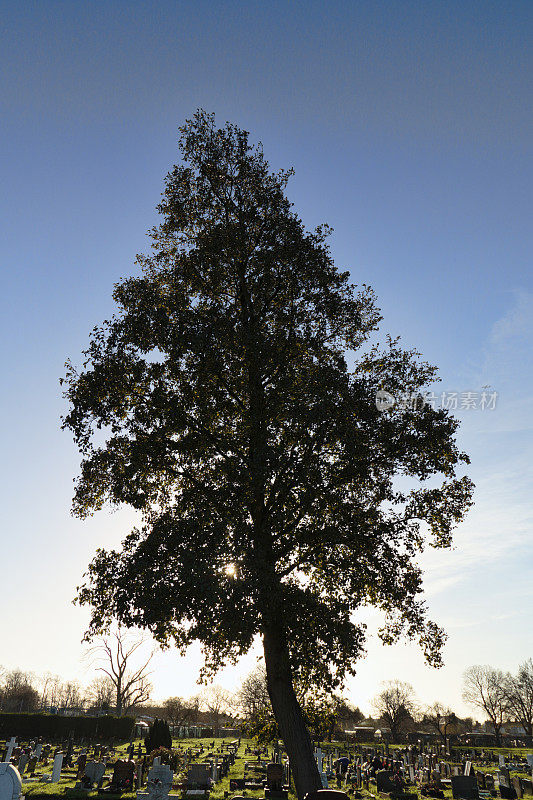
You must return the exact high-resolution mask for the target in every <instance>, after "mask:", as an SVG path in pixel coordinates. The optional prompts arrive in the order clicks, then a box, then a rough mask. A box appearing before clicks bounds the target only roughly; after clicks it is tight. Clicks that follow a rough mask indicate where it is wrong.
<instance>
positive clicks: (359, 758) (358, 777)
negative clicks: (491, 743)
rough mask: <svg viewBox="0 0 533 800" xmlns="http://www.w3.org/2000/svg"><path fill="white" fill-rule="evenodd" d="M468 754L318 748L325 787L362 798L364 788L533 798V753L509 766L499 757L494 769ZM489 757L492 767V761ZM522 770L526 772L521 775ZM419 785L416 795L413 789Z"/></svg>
mask: <svg viewBox="0 0 533 800" xmlns="http://www.w3.org/2000/svg"><path fill="white" fill-rule="evenodd" d="M477 756H478V754H477V753H472V754H471V756H470V758H468V757H467V756H466V755H463V756H462V757H461V760H460V761H456V762H453V761H444V760H442V757H441V756H440V755H439V754H438V753H437V752H436V751H435V752H431V751H419V750H418V749H417V748H416V747H408V748H406V749H403V750H402V749H398V750H394V751H392V750H391V751H389V749H388V748H387V750H385V749H384V748H372V749H365V748H359V749H356V750H355V752H353V753H351V752H342V751H341V752H340V751H339V750H333V751H330V752H329V753H328V754H327V755H324V754H323V753H322V750H321V749H320V748H317V749H316V751H315V757H316V760H317V765H318V769H319V772H320V776H321V780H322V785H323V787H324V788H330V789H331V788H334V787H336V789H337V790H339V789H340V790H342V791H344V792H345V793H350V794H353V795H354V796H355V797H362V796H363V795H362V794H361V792H362V791H363V790H365V792H367V793H369V794H372V792H373V790H374V785H375V791H376V792H377V794H379V795H389V796H390V797H392V798H404V800H411V798H412V799H413V800H415V798H416V800H417V799H418V792H419V793H420V794H421V795H423V796H426V797H435V798H444V797H445V792H446V790H451V792H452V796H453V798H455V800H489V799H490V798H492V797H498V796H499V797H501V798H502V799H503V800H516V799H517V798H518V800H521V799H522V798H524V797H528V796H533V783H532V770H533V754H529V755H527V756H525V757H524V758H521V759H517V760H516V761H514V762H512V763H509V764H506V763H505V757H504V756H502V755H499V756H497V761H498V770H497V772H496V773H493V772H489V771H484V770H483V769H481V768H479V764H478V762H477V761H476V766H477V769H474V763H473V761H474V758H476V759H477ZM486 761H488V762H489V764H490V765H491V766H490V767H489V768H492V764H493V759H492V758H487V759H486ZM511 772H514V773H515V774H514V775H512V774H511ZM517 773H522V774H517ZM415 789H416V793H415V791H414V790H415Z"/></svg>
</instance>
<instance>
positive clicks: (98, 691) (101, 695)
mask: <svg viewBox="0 0 533 800" xmlns="http://www.w3.org/2000/svg"><path fill="white" fill-rule="evenodd" d="M87 702H88V703H89V705H90V706H91V708H96V709H98V710H99V711H109V710H110V709H111V708H113V706H114V705H115V704H116V691H115V685H114V683H113V681H112V680H111V679H110V678H109V677H108V676H107V675H99V676H98V677H97V678H94V680H93V681H91V683H90V684H89V686H88V687H87Z"/></svg>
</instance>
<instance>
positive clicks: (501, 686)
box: [463, 664, 509, 745]
mask: <svg viewBox="0 0 533 800" xmlns="http://www.w3.org/2000/svg"><path fill="white" fill-rule="evenodd" d="M507 681H508V678H507V676H506V675H505V673H503V672H502V671H501V670H500V669H494V668H493V667H489V666H480V665H479V664H476V665H475V666H473V667H470V668H469V669H467V670H466V672H465V673H464V676H463V700H464V701H465V702H466V703H469V704H470V705H471V706H473V707H474V708H479V709H480V710H481V711H484V712H485V714H486V715H487V717H488V718H489V721H490V722H491V724H492V727H493V728H494V736H495V737H496V744H498V745H499V744H500V742H501V729H502V726H503V723H504V722H505V721H506V719H507V715H508V711H509V698H508V694H507Z"/></svg>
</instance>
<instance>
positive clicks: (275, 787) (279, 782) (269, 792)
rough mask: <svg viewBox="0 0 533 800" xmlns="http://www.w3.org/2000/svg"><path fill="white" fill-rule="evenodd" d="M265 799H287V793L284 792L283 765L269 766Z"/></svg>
mask: <svg viewBox="0 0 533 800" xmlns="http://www.w3.org/2000/svg"><path fill="white" fill-rule="evenodd" d="M265 797H272V798H276V797H277V798H286V797H287V793H286V792H285V791H284V790H283V767H282V765H281V764H273V763H271V764H267V769H266V789H265Z"/></svg>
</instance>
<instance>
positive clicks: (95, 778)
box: [85, 761, 105, 784]
mask: <svg viewBox="0 0 533 800" xmlns="http://www.w3.org/2000/svg"><path fill="white" fill-rule="evenodd" d="M104 773H105V764H104V762H103V761H88V762H87V764H86V765H85V774H86V775H87V777H88V778H89V780H90V781H91V783H96V784H99V783H100V781H101V780H102V778H103V777H104Z"/></svg>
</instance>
